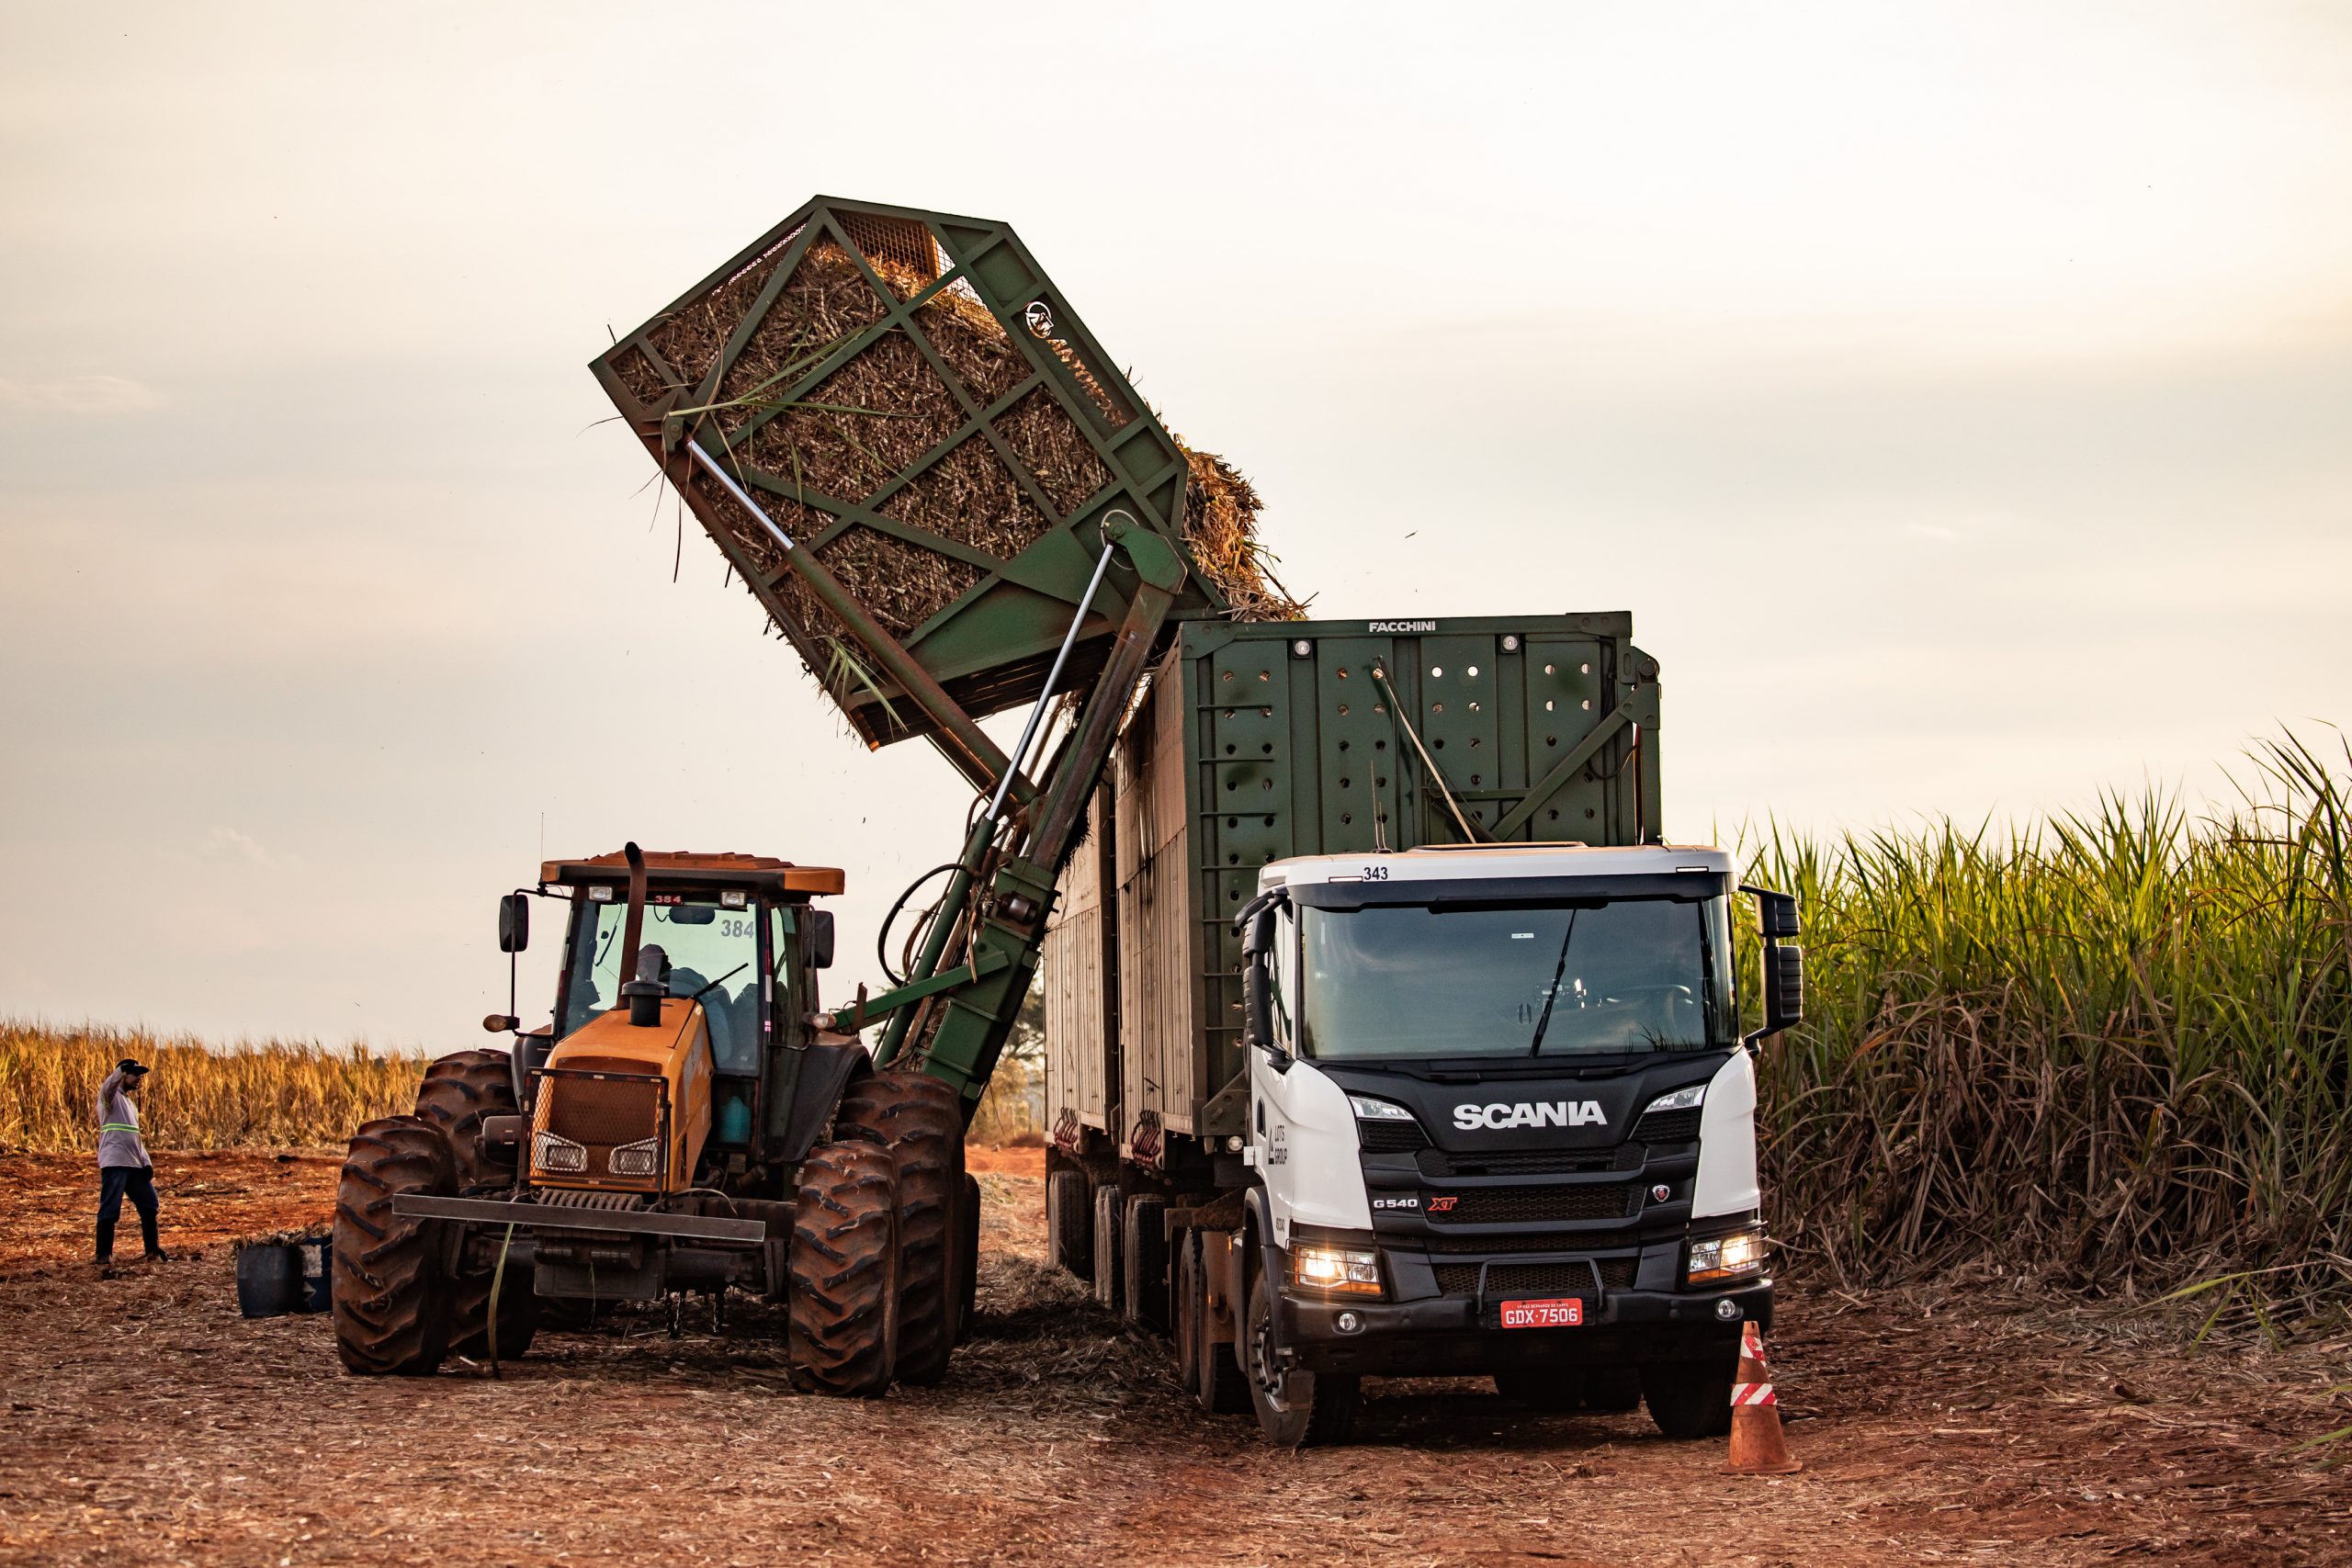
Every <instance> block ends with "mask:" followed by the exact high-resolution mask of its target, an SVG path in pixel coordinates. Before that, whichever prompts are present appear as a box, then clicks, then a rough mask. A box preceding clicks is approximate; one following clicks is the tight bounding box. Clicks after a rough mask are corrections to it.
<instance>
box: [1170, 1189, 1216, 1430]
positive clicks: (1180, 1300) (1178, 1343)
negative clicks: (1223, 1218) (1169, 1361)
mask: <svg viewBox="0 0 2352 1568" xmlns="http://www.w3.org/2000/svg"><path fill="white" fill-rule="evenodd" d="M1173 1250H1174V1252H1175V1255H1176V1258H1175V1263H1174V1264H1173V1266H1172V1267H1170V1269H1169V1273H1170V1275H1172V1276H1173V1278H1172V1279H1170V1281H1169V1286H1168V1294H1169V1298H1170V1299H1169V1303H1168V1304H1169V1313H1168V1317H1169V1330H1168V1337H1169V1340H1170V1348H1173V1350H1174V1351H1175V1353H1176V1381H1177V1382H1181V1383H1182V1384H1183V1385H1184V1386H1185V1387H1186V1388H1188V1389H1190V1390H1191V1391H1192V1392H1193V1397H1194V1398H1196V1399H1200V1400H1201V1402H1202V1404H1207V1403H1208V1402H1207V1400H1206V1399H1205V1398H1204V1397H1203V1396H1202V1394H1201V1339H1202V1336H1203V1334H1204V1331H1205V1330H1206V1328H1207V1325H1206V1323H1205V1322H1204V1319H1205V1318H1206V1317H1207V1316H1208V1312H1209V1297H1208V1290H1207V1287H1206V1286H1204V1284H1203V1283H1202V1281H1201V1233H1200V1232H1198V1231H1193V1230H1187V1231H1180V1232H1178V1233H1177V1235H1176V1241H1175V1245H1174V1247H1173Z"/></svg>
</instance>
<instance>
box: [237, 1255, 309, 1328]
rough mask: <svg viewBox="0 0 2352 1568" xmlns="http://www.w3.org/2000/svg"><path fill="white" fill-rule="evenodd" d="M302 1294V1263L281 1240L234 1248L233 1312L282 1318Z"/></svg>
mask: <svg viewBox="0 0 2352 1568" xmlns="http://www.w3.org/2000/svg"><path fill="white" fill-rule="evenodd" d="M301 1293H302V1262H301V1258H300V1257H299V1256H298V1255H297V1253H296V1249H295V1248H293V1247H288V1246H287V1245H286V1244H285V1243H283V1242H274V1241H272V1242H256V1243H254V1245H252V1246H250V1247H239V1248H238V1249H237V1311H238V1312H240V1313H241V1314H243V1315H245V1316H246V1317H283V1316H284V1315H286V1314H288V1313H289V1312H293V1311H295V1310H296V1302H297V1299H298V1298H299V1297H300V1295H301Z"/></svg>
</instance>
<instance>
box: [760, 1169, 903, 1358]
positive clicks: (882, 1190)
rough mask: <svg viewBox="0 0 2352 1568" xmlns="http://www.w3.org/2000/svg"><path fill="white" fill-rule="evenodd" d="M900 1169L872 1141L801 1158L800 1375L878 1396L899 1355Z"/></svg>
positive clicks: (792, 1256)
mask: <svg viewBox="0 0 2352 1568" xmlns="http://www.w3.org/2000/svg"><path fill="white" fill-rule="evenodd" d="M788 1266H789V1268H790V1269H791V1273H792V1300H791V1305H790V1308H789V1316H790V1330H789V1337H790V1343H791V1347H792V1374H793V1381H794V1382H797V1383H798V1384H799V1386H800V1387H802V1388H804V1389H807V1390H809V1392H811V1393H833V1394H844V1395H848V1396H850V1397H852V1398H859V1399H872V1398H876V1397H878V1396H879V1395H881V1394H883V1393H887V1392H888V1389H889V1387H890V1376H891V1372H892V1371H893V1369H894V1364H895V1362H896V1360H897V1359H898V1348H899V1346H898V1339H899V1167H898V1163H897V1162H896V1161H895V1160H893V1159H892V1158H891V1157H890V1154H889V1151H888V1150H887V1149H885V1148H883V1147H882V1146H881V1145H879V1144H876V1143H871V1142H867V1141H865V1140H856V1141H845V1142H841V1143H831V1144H827V1145H824V1146H823V1147H822V1148H820V1149H819V1150H817V1152H816V1153H814V1154H812V1155H810V1156H809V1157H808V1158H807V1159H805V1160H803V1161H802V1162H801V1164H800V1191H799V1203H798V1205H797V1213H795V1215H794V1218H793V1222H792V1245H791V1248H790V1251H789V1265H788Z"/></svg>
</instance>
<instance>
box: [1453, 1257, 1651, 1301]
mask: <svg viewBox="0 0 2352 1568" xmlns="http://www.w3.org/2000/svg"><path fill="white" fill-rule="evenodd" d="M1641 1261H1642V1260H1641V1259H1640V1258H1594V1259H1592V1260H1591V1261H1590V1262H1585V1261H1583V1260H1581V1259H1576V1260H1571V1261H1569V1262H1566V1263H1498V1264H1496V1265H1495V1266H1494V1267H1493V1268H1491V1269H1487V1295H1488V1296H1490V1297H1491V1296H1526V1295H1573V1294H1575V1293H1576V1292H1579V1291H1589V1290H1591V1289H1592V1281H1593V1274H1594V1272H1595V1270H1598V1271H1599V1273H1600V1288H1601V1289H1602V1290H1605V1291H1629V1290H1631V1289H1633V1287H1634V1270H1636V1269H1639V1268H1640V1267H1641ZM1478 1269H1479V1265H1477V1264H1476V1263H1441V1264H1439V1265H1438V1266H1437V1288H1438V1289H1439V1290H1441V1291H1443V1292H1445V1293H1446V1294H1447V1295H1449V1296H1468V1295H1476V1293H1477V1291H1478Z"/></svg>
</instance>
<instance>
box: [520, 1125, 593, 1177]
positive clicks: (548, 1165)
mask: <svg viewBox="0 0 2352 1568" xmlns="http://www.w3.org/2000/svg"><path fill="white" fill-rule="evenodd" d="M531 1163H532V1164H533V1165H535V1166H537V1167H538V1168H540V1169H541V1170H554V1171H567V1172H568V1171H581V1170H585V1169H587V1168H588V1150H587V1148H586V1146H585V1145H581V1144H575V1143H573V1142H572V1141H571V1139H570V1138H566V1137H562V1136H560V1135H559V1134H554V1133H541V1134H538V1136H537V1137H535V1138H533V1139H532V1140H531Z"/></svg>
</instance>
